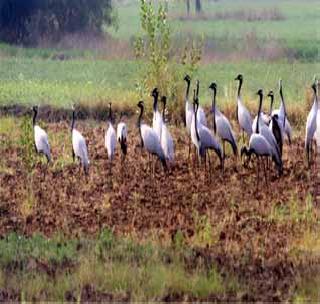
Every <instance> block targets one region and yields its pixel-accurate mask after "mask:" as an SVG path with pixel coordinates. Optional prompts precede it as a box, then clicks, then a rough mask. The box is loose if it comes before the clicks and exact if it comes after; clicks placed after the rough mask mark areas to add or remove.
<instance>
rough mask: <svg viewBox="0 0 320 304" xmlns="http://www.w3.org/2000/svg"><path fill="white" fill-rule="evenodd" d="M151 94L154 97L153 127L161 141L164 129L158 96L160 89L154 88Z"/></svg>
mask: <svg viewBox="0 0 320 304" xmlns="http://www.w3.org/2000/svg"><path fill="white" fill-rule="evenodd" d="M151 96H152V97H153V118H152V129H153V130H154V131H155V132H156V134H157V136H158V139H159V141H161V131H162V124H163V121H162V116H161V113H160V111H159V109H158V98H159V91H158V89H157V88H154V89H153V91H152V92H151Z"/></svg>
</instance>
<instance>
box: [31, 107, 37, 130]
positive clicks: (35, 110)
mask: <svg viewBox="0 0 320 304" xmlns="http://www.w3.org/2000/svg"><path fill="white" fill-rule="evenodd" d="M37 115H38V110H37V109H35V108H33V118H32V125H33V127H34V126H35V125H36V118H37Z"/></svg>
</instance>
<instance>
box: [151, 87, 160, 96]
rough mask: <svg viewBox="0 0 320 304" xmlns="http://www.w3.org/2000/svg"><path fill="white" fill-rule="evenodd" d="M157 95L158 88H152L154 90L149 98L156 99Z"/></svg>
mask: <svg viewBox="0 0 320 304" xmlns="http://www.w3.org/2000/svg"><path fill="white" fill-rule="evenodd" d="M158 95H159V91H158V88H154V89H153V90H152V91H151V96H153V97H158Z"/></svg>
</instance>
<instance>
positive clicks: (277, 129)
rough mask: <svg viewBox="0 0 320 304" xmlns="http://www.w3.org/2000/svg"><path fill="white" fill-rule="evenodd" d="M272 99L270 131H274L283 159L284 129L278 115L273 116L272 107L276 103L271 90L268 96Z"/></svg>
mask: <svg viewBox="0 0 320 304" xmlns="http://www.w3.org/2000/svg"><path fill="white" fill-rule="evenodd" d="M267 96H268V97H270V114H269V121H270V122H269V129H270V130H271V131H272V134H273V135H274V138H275V139H276V141H277V144H278V147H279V152H280V156H281V157H282V146H283V136H282V128H281V126H280V124H279V120H278V116H277V115H276V114H274V115H272V107H273V102H274V94H273V91H272V90H271V91H270V92H269V93H268V95H267Z"/></svg>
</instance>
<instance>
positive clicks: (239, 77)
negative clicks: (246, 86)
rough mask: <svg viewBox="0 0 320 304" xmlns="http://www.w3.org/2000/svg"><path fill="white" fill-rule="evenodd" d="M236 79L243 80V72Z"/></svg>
mask: <svg viewBox="0 0 320 304" xmlns="http://www.w3.org/2000/svg"><path fill="white" fill-rule="evenodd" d="M234 80H239V81H242V80H243V76H242V74H239V75H238V76H237V77H236V78H235V79H234Z"/></svg>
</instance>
